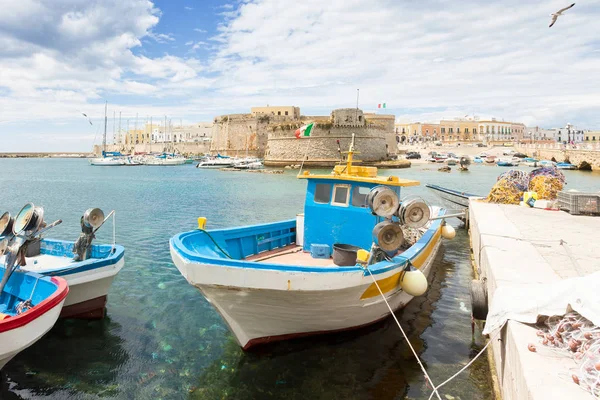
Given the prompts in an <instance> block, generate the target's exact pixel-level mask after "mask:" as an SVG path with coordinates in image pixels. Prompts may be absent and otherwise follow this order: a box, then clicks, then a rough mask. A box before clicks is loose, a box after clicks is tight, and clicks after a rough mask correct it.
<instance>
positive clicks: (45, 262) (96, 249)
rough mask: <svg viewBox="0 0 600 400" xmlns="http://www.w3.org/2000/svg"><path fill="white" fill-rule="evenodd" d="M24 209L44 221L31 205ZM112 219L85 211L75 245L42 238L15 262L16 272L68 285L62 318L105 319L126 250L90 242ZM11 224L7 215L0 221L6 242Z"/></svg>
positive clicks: (38, 209)
mask: <svg viewBox="0 0 600 400" xmlns="http://www.w3.org/2000/svg"><path fill="white" fill-rule="evenodd" d="M27 207H31V209H34V210H35V212H36V213H38V215H40V219H42V218H43V209H41V207H35V206H33V205H32V204H31V203H29V204H28V205H27V206H26V207H24V209H25V208H27ZM22 212H23V211H22ZM111 215H113V213H111V214H109V216H108V217H106V218H104V213H102V211H101V210H100V209H90V210H88V211H86V213H85V214H84V216H83V217H82V219H81V226H82V233H81V235H80V237H79V239H78V240H77V241H75V242H73V241H64V240H53V239H45V238H43V237H41V235H37V236H35V237H32V238H31V239H29V240H28V241H27V246H26V249H27V251H26V252H25V253H24V254H23V256H22V258H21V260H20V261H19V262H18V264H17V265H18V268H19V269H20V270H22V271H29V272H34V273H38V274H40V275H44V276H59V277H62V278H64V279H65V280H66V281H67V283H68V284H69V288H70V292H69V295H68V297H67V299H66V301H65V304H64V308H63V309H62V312H61V313H60V316H61V317H62V318H85V319H100V318H103V317H104V316H105V313H106V302H107V296H108V289H109V288H110V286H111V284H112V282H113V280H114V278H115V277H116V275H117V273H118V272H119V271H120V270H121V269H122V268H123V266H124V264H125V259H124V254H125V249H124V248H123V247H122V246H119V245H116V244H113V245H93V244H92V240H93V238H94V234H95V232H96V231H97V230H98V229H99V228H100V226H102V224H103V223H104V221H106V220H107V219H108V218H110V216H111ZM17 219H18V217H17ZM10 220H11V218H10V214H9V213H4V214H3V215H2V217H0V234H2V235H3V237H4V238H5V239H7V238H8V236H10V232H9V231H8V230H7V229H6V227H7V226H10V225H11V224H12V223H11V222H10ZM113 223H114V221H113ZM0 254H2V252H1V251H0ZM5 260H6V255H0V263H4V262H5Z"/></svg>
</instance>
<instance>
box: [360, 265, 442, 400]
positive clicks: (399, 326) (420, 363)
mask: <svg viewBox="0 0 600 400" xmlns="http://www.w3.org/2000/svg"><path fill="white" fill-rule="evenodd" d="M365 269H366V270H367V271H368V272H369V275H370V276H371V279H372V280H373V282H374V283H375V286H377V290H379V294H381V297H382V298H383V301H384V302H385V305H386V306H387V308H388V309H389V310H390V314H392V317H394V321H396V325H398V328H400V332H402V335H403V336H404V339H406V342H407V343H408V347H410V350H411V351H412V353H413V355H414V356H415V358H416V359H417V362H418V363H419V366H420V367H421V371H423V374H424V375H425V378H426V379H427V381H428V382H429V383H430V384H431V387H432V388H433V392H432V393H431V395H432V396H433V394H436V395H437V398H438V399H439V400H442V398H441V397H440V394H439V393H438V390H437V388H436V387H435V385H434V383H433V381H432V380H431V377H430V376H429V374H428V373H427V370H426V369H425V367H424V366H423V363H422V362H421V359H420V358H419V356H418V355H417V352H416V351H415V348H414V347H413V345H412V344H411V343H410V340H408V336H407V335H406V332H404V329H402V325H400V322H399V321H398V318H396V314H394V310H392V307H391V306H390V303H388V301H387V299H386V298H385V296H384V294H383V292H382V291H381V288H380V287H379V284H378V283H377V280H376V279H375V277H374V276H373V274H372V273H371V270H370V269H369V266H366V267H365Z"/></svg>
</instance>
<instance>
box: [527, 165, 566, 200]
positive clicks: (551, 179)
mask: <svg viewBox="0 0 600 400" xmlns="http://www.w3.org/2000/svg"><path fill="white" fill-rule="evenodd" d="M564 185H565V175H564V174H563V173H562V172H561V171H559V170H558V169H556V168H554V167H544V168H538V169H534V170H533V171H531V173H530V174H529V191H531V192H536V193H537V195H538V199H545V200H555V199H556V197H557V196H558V192H560V191H561V190H562V189H563V187H564Z"/></svg>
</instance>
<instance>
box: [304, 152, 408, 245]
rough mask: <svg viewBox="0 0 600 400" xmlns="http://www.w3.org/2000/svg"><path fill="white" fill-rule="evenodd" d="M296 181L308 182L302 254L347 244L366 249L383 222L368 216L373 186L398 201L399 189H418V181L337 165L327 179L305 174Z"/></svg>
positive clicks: (350, 163)
mask: <svg viewBox="0 0 600 400" xmlns="http://www.w3.org/2000/svg"><path fill="white" fill-rule="evenodd" d="M299 178H301V179H302V178H304V179H307V180H308V186H307V190H306V199H305V203H304V242H303V245H302V248H303V250H304V251H310V250H311V245H313V244H315V245H317V244H318V245H327V246H329V249H330V250H332V247H333V244H335V243H341V244H349V245H353V246H358V247H361V248H363V249H369V248H370V247H371V243H372V242H373V237H372V233H371V232H372V229H373V227H375V225H377V223H379V222H381V221H382V220H383V219H382V218H381V217H378V216H376V215H373V214H372V213H371V210H370V209H369V206H368V204H367V195H368V194H369V192H370V191H371V189H373V188H374V187H376V186H380V185H384V186H387V187H389V188H390V189H392V190H393V191H394V192H395V193H396V194H397V195H398V198H400V188H401V187H402V186H418V185H419V182H418V181H413V180H407V179H400V178H398V177H395V176H389V177H382V176H377V168H375V167H362V166H352V157H351V154H349V158H348V164H347V165H338V166H336V167H335V168H334V170H333V173H332V174H330V175H312V174H310V172H308V171H306V172H305V173H304V174H303V175H300V176H299Z"/></svg>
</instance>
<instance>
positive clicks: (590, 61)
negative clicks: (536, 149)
mask: <svg viewBox="0 0 600 400" xmlns="http://www.w3.org/2000/svg"><path fill="white" fill-rule="evenodd" d="M569 3H570V2H569V1H568V0H566V1H565V0H548V1H526V0H504V1H501V2H490V1H487V0H479V1H470V0H464V1H460V2H459V1H446V0H421V1H414V0H410V1H409V0H368V1H367V0H329V1H321V0H303V1H284V0H251V1H249V0H237V1H233V2H232V1H227V2H221V1H216V0H182V1H179V0H162V1H160V0H155V1H148V0H38V1H34V0H0V9H2V10H3V17H2V18H0V152H11V151H15V152H17V151H25V152H26V151H31V152H36V151H89V150H91V147H92V145H93V143H100V142H101V136H102V131H103V119H104V104H105V102H108V115H109V124H108V132H109V137H112V130H113V115H116V116H117V120H118V115H119V113H121V126H122V127H125V126H126V125H127V121H129V126H130V128H133V127H134V124H135V120H136V114H137V115H138V119H137V120H138V124H140V125H141V124H142V123H143V122H145V121H146V119H147V118H149V117H150V116H152V118H153V120H161V121H162V120H164V118H165V116H167V118H168V119H170V120H172V121H173V123H174V124H178V123H183V124H186V123H193V122H200V121H211V120H212V119H213V117H214V116H216V115H221V114H226V113H246V112H249V111H250V107H252V106H264V105H267V104H269V105H294V106H298V107H300V109H301V113H302V114H303V115H328V114H329V113H330V112H331V110H332V109H335V108H346V107H355V106H356V100H357V89H360V92H359V107H360V108H361V109H363V110H364V111H366V112H380V113H387V114H394V115H396V119H397V121H398V122H415V121H421V122H425V121H428V122H437V121H438V120H439V119H442V118H454V117H463V116H465V115H476V116H480V117H482V118H485V117H495V118H499V119H505V120H507V121H517V122H523V123H525V124H527V125H528V126H540V127H546V128H551V127H563V126H565V125H566V124H567V123H571V124H573V125H575V126H577V127H578V128H582V129H600V29H599V28H598V26H599V25H598V22H597V21H599V20H600V0H596V1H578V2H577V4H576V5H575V7H573V8H572V9H570V10H568V11H567V12H565V15H564V16H562V17H560V18H559V19H558V21H557V22H556V24H555V25H554V26H553V27H552V28H549V27H548V25H549V23H550V14H551V13H552V12H555V11H557V10H558V9H560V8H563V7H564V6H566V5H568V4H569ZM383 102H385V103H386V105H387V108H386V110H378V109H377V104H379V103H383ZM82 113H85V114H86V115H88V116H89V117H90V120H89V121H88V120H87V119H86V118H85V117H84V116H83V115H82ZM113 113H114V114H113ZM90 121H91V124H90ZM117 125H118V121H117Z"/></svg>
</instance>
